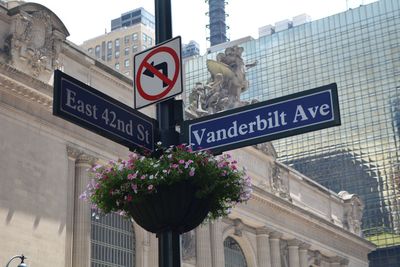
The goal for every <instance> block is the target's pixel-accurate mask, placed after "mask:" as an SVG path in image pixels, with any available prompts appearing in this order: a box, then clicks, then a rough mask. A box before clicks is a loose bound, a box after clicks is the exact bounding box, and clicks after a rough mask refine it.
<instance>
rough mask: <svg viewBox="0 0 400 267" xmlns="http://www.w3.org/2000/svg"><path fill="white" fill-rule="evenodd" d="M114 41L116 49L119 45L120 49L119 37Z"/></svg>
mask: <svg viewBox="0 0 400 267" xmlns="http://www.w3.org/2000/svg"><path fill="white" fill-rule="evenodd" d="M114 42H115V49H117V47H118V49H119V38H117V39H115V41H114Z"/></svg>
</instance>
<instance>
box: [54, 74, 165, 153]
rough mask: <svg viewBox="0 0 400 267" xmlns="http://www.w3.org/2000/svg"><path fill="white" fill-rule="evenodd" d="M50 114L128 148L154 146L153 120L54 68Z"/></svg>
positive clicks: (152, 147) (149, 148) (150, 149)
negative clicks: (52, 99)
mask: <svg viewBox="0 0 400 267" xmlns="http://www.w3.org/2000/svg"><path fill="white" fill-rule="evenodd" d="M53 114H54V115H56V116H58V117H61V118H64V119H66V120H68V121H70V122H72V123H75V124H77V125H79V126H81V127H83V128H86V129H88V130H90V131H92V132H95V133H97V134H100V135H102V136H104V137H106V138H108V139H111V140H113V141H115V142H117V143H119V144H121V145H125V146H127V147H129V148H131V149H135V148H143V149H145V150H149V151H153V150H154V142H155V141H156V140H155V136H156V135H157V127H156V125H157V122H156V120H154V119H152V118H150V117H148V116H146V115H145V114H143V113H141V112H138V111H136V110H134V109H132V108H130V107H128V106H126V105H124V104H123V103H121V102H118V101H116V100H115V99H113V98H111V97H109V96H107V95H105V94H103V93H102V92H100V91H97V90H96V89H94V88H92V87H90V86H88V85H86V84H84V83H82V82H80V81H78V80H76V79H74V78H73V77H71V76H69V75H67V74H65V73H63V72H61V71H58V70H56V71H55V75H54V103H53Z"/></svg>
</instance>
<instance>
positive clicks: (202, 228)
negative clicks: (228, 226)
mask: <svg viewBox="0 0 400 267" xmlns="http://www.w3.org/2000/svg"><path fill="white" fill-rule="evenodd" d="M210 255H211V243H210V225H209V223H207V224H202V225H199V226H198V227H197V228H196V267H210V266H211V257H210Z"/></svg>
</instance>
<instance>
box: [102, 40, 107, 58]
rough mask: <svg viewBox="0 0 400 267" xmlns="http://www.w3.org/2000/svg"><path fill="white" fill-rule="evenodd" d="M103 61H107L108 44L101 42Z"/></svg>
mask: <svg viewBox="0 0 400 267" xmlns="http://www.w3.org/2000/svg"><path fill="white" fill-rule="evenodd" d="M101 59H102V60H106V42H105V41H103V42H101Z"/></svg>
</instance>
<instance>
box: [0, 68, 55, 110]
mask: <svg viewBox="0 0 400 267" xmlns="http://www.w3.org/2000/svg"><path fill="white" fill-rule="evenodd" d="M0 90H4V91H8V92H10V93H12V94H14V95H16V96H19V97H22V98H24V99H26V100H27V101H29V102H34V103H37V104H39V105H41V106H42V107H44V108H46V109H48V110H50V109H51V108H52V105H53V99H52V94H53V92H52V90H53V89H52V87H51V86H50V85H48V84H45V83H43V82H42V81H40V80H37V79H35V78H33V77H32V76H30V75H28V74H25V73H23V72H21V71H20V70H17V69H16V68H14V67H12V66H10V65H8V64H4V63H0Z"/></svg>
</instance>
